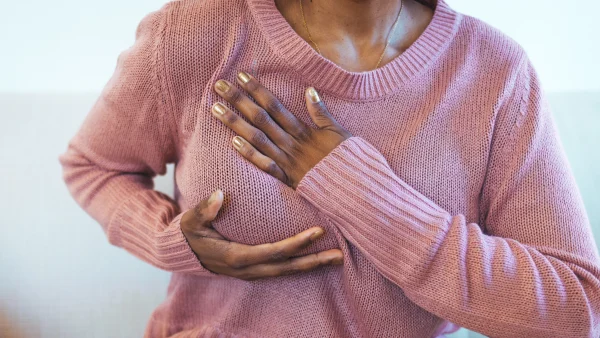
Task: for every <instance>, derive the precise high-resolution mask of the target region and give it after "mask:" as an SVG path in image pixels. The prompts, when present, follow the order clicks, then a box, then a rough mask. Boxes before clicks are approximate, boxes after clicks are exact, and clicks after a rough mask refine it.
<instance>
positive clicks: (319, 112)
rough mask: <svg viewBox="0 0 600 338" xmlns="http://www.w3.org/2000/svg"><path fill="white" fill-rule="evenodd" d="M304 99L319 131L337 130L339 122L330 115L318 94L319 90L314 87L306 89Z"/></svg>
mask: <svg viewBox="0 0 600 338" xmlns="http://www.w3.org/2000/svg"><path fill="white" fill-rule="evenodd" d="M304 98H305V99H306V107H307V108H308V114H309V115H310V117H311V119H312V120H313V122H314V123H315V124H316V125H317V127H318V128H319V129H322V128H329V129H335V128H337V127H338V126H339V124H338V123H337V121H336V120H335V119H334V118H333V116H332V115H331V114H330V113H329V110H327V107H325V103H323V101H321V98H320V97H319V93H317V90H316V89H315V88H314V87H308V88H306V91H305V93H304Z"/></svg>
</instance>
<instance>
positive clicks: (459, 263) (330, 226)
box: [59, 0, 600, 338]
mask: <svg viewBox="0 0 600 338" xmlns="http://www.w3.org/2000/svg"><path fill="white" fill-rule="evenodd" d="M240 70H244V71H247V72H249V73H251V74H253V75H254V76H255V77H257V78H258V79H259V80H260V81H261V82H262V83H263V84H264V85H265V86H266V87H267V88H268V89H270V90H271V91H272V92H273V93H274V94H275V95H276V96H277V97H278V98H279V99H280V101H281V102H282V103H283V104H284V105H285V106H286V107H287V108H288V109H289V110H290V111H291V112H293V113H294V114H295V115H296V116H297V117H298V118H299V119H302V120H303V121H305V122H307V123H309V124H310V123H312V122H311V119H310V116H309V115H308V112H307V110H306V106H305V99H304V89H305V88H306V87H307V86H314V87H315V88H316V89H317V90H318V92H319V94H320V95H321V98H322V100H323V101H324V102H325V104H326V105H327V107H328V108H329V111H330V112H331V114H332V115H333V116H334V118H335V119H336V120H337V121H338V122H339V123H340V124H341V125H342V126H343V127H344V128H346V129H347V130H348V131H350V132H351V133H352V135H354V136H353V137H351V138H349V139H347V140H345V141H344V142H343V143H341V144H340V145H338V146H337V147H336V148H335V149H334V150H333V151H332V152H330V153H329V154H328V155H327V156H326V157H325V158H323V159H322V160H321V161H320V162H319V163H317V165H316V166H315V167H313V168H312V169H311V170H310V171H309V172H308V173H307V174H306V175H305V176H304V178H303V179H302V180H301V181H300V183H299V185H298V187H297V189H296V190H294V189H292V188H290V187H288V186H286V185H285V184H283V183H281V182H280V181H279V180H277V179H275V178H274V177H272V176H270V175H268V174H266V173H265V172H263V171H261V170H260V169H258V168H257V167H256V166H255V165H253V164H252V163H250V162H249V161H247V160H246V159H244V158H243V157H242V156H241V155H240V154H239V153H238V152H237V151H236V150H235V149H234V148H233V146H232V145H231V139H232V138H233V137H234V136H235V135H236V134H235V132H233V131H232V130H231V129H229V128H228V127H226V126H225V125H224V124H223V123H222V122H220V121H219V120H218V119H216V118H214V116H212V114H211V112H210V107H211V105H212V104H213V103H214V102H216V101H220V102H225V101H224V100H222V99H221V98H220V97H219V95H218V94H217V93H216V92H215V91H214V89H213V84H214V83H215V82H216V81H217V80H218V79H220V78H223V79H227V80H229V81H231V82H233V83H235V74H236V73H237V71H240ZM226 104H227V105H228V107H230V108H233V106H231V105H229V104H228V103H226ZM59 161H60V163H61V165H62V168H63V178H64V181H65V183H66V185H67V186H68V188H69V191H70V192H71V194H72V196H73V197H74V199H75V200H76V201H77V203H78V204H79V205H80V206H81V207H82V208H83V209H85V211H86V212H87V213H88V214H89V215H90V216H91V217H92V218H94V219H95V220H96V221H97V222H98V223H99V224H100V225H101V226H102V228H103V229H104V231H105V233H106V236H107V239H108V241H109V242H110V243H111V244H113V245H115V246H117V247H120V248H123V249H124V250H126V251H128V252H129V253H130V254H132V255H135V256H137V257H138V258H139V259H141V260H143V261H145V262H147V263H149V264H152V265H153V266H156V267H157V268H160V269H164V270H166V271H170V272H172V277H171V280H170V284H169V287H168V290H167V291H168V294H167V297H166V299H165V300H164V302H162V304H160V306H158V308H156V309H155V310H154V312H153V314H152V316H151V318H149V321H148V324H147V327H146V331H145V336H146V337H205V336H209V337H438V336H443V333H444V332H450V331H453V330H456V329H457V328H458V327H460V326H462V327H465V328H468V329H470V330H474V331H478V332H481V333H482V334H485V335H487V336H490V337H529V338H531V337H598V336H599V335H600V258H599V256H598V251H597V249H596V243H595V242H594V239H593V237H592V232H591V226H590V222H589V219H588V216H587V213H586V210H585V207H584V204H583V201H582V198H581V195H580V192H579V190H578V187H577V185H576V181H575V179H574V176H573V174H572V171H571V168H570V166H569V163H568V161H567V157H566V154H565V151H564V149H563V146H562V144H561V141H560V138H559V134H558V132H557V128H556V125H555V122H554V120H553V118H552V114H551V110H550V107H549V105H548V101H547V99H546V97H545V94H544V91H543V90H542V87H541V84H540V80H539V77H538V74H537V73H536V70H535V69H534V67H533V66H532V64H531V62H530V59H529V58H528V56H527V54H526V53H525V52H524V50H523V48H522V47H521V46H520V45H519V44H518V43H517V42H516V41H514V40H512V39H511V38H509V37H507V36H506V35H504V34H503V33H501V32H500V31H499V30H497V29H495V28H493V27H492V26H490V25H488V24H486V23H484V22H482V21H481V20H479V19H476V18H474V17H471V16H468V15H465V14H461V13H459V12H457V11H456V10H454V9H452V8H451V7H450V6H449V5H448V4H447V3H446V2H445V1H444V0H442V1H439V3H438V5H437V7H436V8H435V13H434V16H433V19H432V21H431V23H430V24H429V25H428V26H427V28H426V30H425V31H424V32H423V33H422V35H420V36H419V38H418V39H417V40H416V41H415V42H414V43H413V44H412V45H411V46H410V48H408V49H407V50H405V51H404V52H403V53H402V54H401V55H399V56H397V57H395V58H394V59H393V60H391V61H390V62H388V63H386V64H384V65H382V66H381V67H380V68H378V69H375V70H372V71H366V72H350V71H346V70H344V69H342V68H341V67H339V66H337V65H336V64H335V63H333V62H331V61H329V60H328V59H326V58H324V57H322V56H321V55H320V54H318V53H317V52H316V51H315V50H313V49H312V48H311V47H310V45H309V44H308V43H307V42H306V41H305V40H303V39H302V38H301V37H300V36H299V35H298V34H297V33H296V32H295V31H294V30H293V29H292V27H291V26H290V25H289V24H288V22H287V21H286V19H285V18H284V17H283V16H282V15H281V13H280V12H279V11H278V9H277V7H276V6H275V3H274V2H273V0H203V1H199V0H198V1H194V0H182V1H173V2H170V3H168V4H166V5H164V6H163V7H161V8H160V9H159V10H157V11H154V12H152V13H150V14H148V15H147V16H146V17H145V18H144V19H143V20H142V21H141V22H140V24H139V26H138V29H137V31H136V40H135V43H134V44H133V45H132V46H131V48H129V49H127V50H125V51H124V52H123V53H122V54H121V55H120V56H119V58H118V61H117V67H116V70H115V72H114V74H113V75H112V77H111V79H110V80H109V81H108V83H107V84H106V86H105V88H104V90H103V91H102V93H101V95H100V97H99V98H98V100H97V101H96V103H95V104H94V106H93V108H92V109H91V111H90V112H89V113H88V115H87V117H86V118H85V120H84V122H83V124H82V126H81V128H80V130H79V131H78V132H77V133H76V135H75V136H74V137H73V138H72V139H71V141H70V142H69V144H68V148H67V150H66V151H65V152H64V153H62V154H61V155H60V158H59ZM167 163H175V173H174V175H175V191H174V198H171V197H169V196H167V195H165V194H163V193H161V192H159V191H156V190H154V189H153V188H154V182H153V177H155V176H156V175H164V174H165V173H166V164H167ZM217 188H221V189H222V190H223V191H224V194H225V201H224V204H223V207H222V209H221V210H220V211H219V214H218V216H217V218H216V219H215V221H214V222H213V226H214V228H215V229H216V230H217V231H219V232H220V233H221V234H222V235H223V236H224V237H226V238H227V239H229V240H231V241H235V242H239V243H244V244H252V245H254V244H261V243H268V242H275V241H279V240H282V239H285V238H288V237H290V236H293V235H294V234H297V233H298V232H300V231H302V230H306V229H308V228H309V227H313V226H322V227H324V228H325V230H326V234H325V236H324V237H323V238H321V239H319V240H318V241H317V242H316V243H314V244H312V245H311V246H309V247H308V248H305V249H303V251H302V252H300V253H299V254H298V255H305V254H309V253H314V252H319V251H323V250H327V249H333V248H340V249H341V250H342V251H343V253H344V257H345V258H344V263H343V265H331V266H324V267H320V268H318V269H316V270H313V271H311V272H307V273H300V274H294V275H287V276H283V277H275V278H266V279H259V280H254V281H245V280H241V279H236V278H233V277H228V276H224V275H219V274H215V273H213V272H211V271H209V270H207V269H206V268H204V267H203V265H202V264H201V263H200V261H199V260H198V258H197V257H196V255H195V254H194V253H193V251H192V250H191V248H190V246H189V245H188V243H187V242H186V239H185V237H184V236H183V234H182V232H181V228H180V223H179V222H180V220H181V216H182V215H183V214H184V213H185V212H186V211H187V210H189V209H190V208H192V207H194V206H195V205H196V204H197V203H198V202H199V201H200V200H202V199H204V198H207V196H208V195H209V194H210V193H211V192H212V191H214V190H215V189H217Z"/></svg>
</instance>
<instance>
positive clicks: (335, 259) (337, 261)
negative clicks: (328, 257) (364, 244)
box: [331, 257, 344, 265]
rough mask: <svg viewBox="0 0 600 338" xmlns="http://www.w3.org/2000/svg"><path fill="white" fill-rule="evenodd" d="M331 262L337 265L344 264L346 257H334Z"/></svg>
mask: <svg viewBox="0 0 600 338" xmlns="http://www.w3.org/2000/svg"><path fill="white" fill-rule="evenodd" d="M331 263H332V264H335V265H341V264H343V263H344V258H343V257H338V258H334V259H333V260H332V261H331Z"/></svg>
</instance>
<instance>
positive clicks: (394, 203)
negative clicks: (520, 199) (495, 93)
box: [297, 137, 600, 337]
mask: <svg viewBox="0 0 600 338" xmlns="http://www.w3.org/2000/svg"><path fill="white" fill-rule="evenodd" d="M297 191H298V193H300V194H301V195H302V196H303V197H305V198H306V199H307V200H308V201H310V202H311V203H312V204H313V205H314V206H315V207H317V208H318V209H319V210H321V211H322V212H323V213H324V214H326V215H327V216H328V217H329V218H330V219H331V220H332V221H333V223H334V224H336V225H337V226H338V227H339V229H340V231H341V232H342V233H343V234H344V236H345V237H346V238H347V239H348V240H349V241H350V242H351V243H352V244H353V245H355V246H357V247H358V248H359V249H360V250H361V252H362V253H363V254H364V255H365V256H366V257H368V259H369V260H370V261H371V262H372V263H373V264H374V265H375V267H376V268H377V269H378V271H380V272H381V273H382V275H384V276H385V277H386V278H388V279H389V280H390V281H392V282H393V283H395V284H397V285H398V286H399V287H401V288H402V289H403V290H404V292H405V293H406V295H407V296H408V297H409V298H410V299H411V300H412V301H413V302H415V303H416V304H418V305H419V306H421V307H423V308H424V309H426V310H428V311H430V312H431V313H434V314H436V315H438V316H440V317H442V318H445V319H447V320H450V321H452V322H454V323H457V324H458V325H461V326H463V327H466V328H469V329H472V330H475V331H478V332H481V333H483V334H486V335H489V336H494V337H496V336H510V337H517V336H519V337H521V336H523V337H524V336H529V337H532V336H533V337H550V336H557V337H589V336H590V335H591V332H592V330H593V329H594V327H595V325H597V317H598V311H599V309H598V303H599V301H600V299H599V298H598V297H599V296H600V295H599V293H598V291H599V290H600V281H599V277H600V270H599V268H598V261H597V260H595V259H586V257H589V255H588V252H585V253H584V252H577V251H573V252H566V251H562V250H553V249H552V248H543V247H536V246H535V245H530V244H524V243H521V242H519V241H518V240H515V239H511V238H502V237H496V236H489V235H486V234H484V233H482V231H481V229H480V227H479V225H477V224H475V223H467V222H466V220H465V217H464V215H461V214H458V215H451V214H449V213H448V212H446V211H445V210H443V209H442V208H441V207H440V206H438V205H436V204H435V203H434V202H433V201H431V200H430V199H428V198H426V197H425V196H424V195H422V194H420V193H419V192H418V191H416V190H415V189H413V188H412V187H410V186H409V185H408V184H406V182H404V181H402V180H401V179H400V178H399V177H397V176H396V175H395V174H394V173H393V171H392V170H391V169H390V167H389V166H388V165H387V162H386V161H385V159H384V158H383V156H382V155H381V154H380V153H379V152H378V151H377V150H376V149H375V148H373V147H372V146H371V145H370V144H368V143H367V142H366V141H364V140H363V139H361V138H358V137H353V138H351V139H348V140H346V141H345V142H344V143H343V144H341V145H340V146H339V147H338V148H336V149H335V150H334V151H333V152H332V153H331V154H329V155H328V156H327V157H326V158H325V159H323V160H322V161H321V162H320V163H319V164H317V166H316V167H314V168H313V170H311V171H310V172H309V173H308V174H307V176H306V177H304V178H303V180H302V181H301V182H300V184H299V185H298V189H297ZM579 210H580V209H576V210H573V212H574V213H576V212H578V211H579ZM517 226H518V225H517ZM579 244H580V247H581V248H589V247H590V243H589V242H586V241H585V238H583V239H582V241H581V242H580V243H579Z"/></svg>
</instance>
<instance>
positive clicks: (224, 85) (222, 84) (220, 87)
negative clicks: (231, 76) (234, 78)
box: [215, 80, 229, 93]
mask: <svg viewBox="0 0 600 338" xmlns="http://www.w3.org/2000/svg"><path fill="white" fill-rule="evenodd" d="M215 86H216V87H217V89H218V90H219V91H222V92H223V93H225V92H226V91H228V90H229V85H228V84H227V82H225V81H223V80H219V81H217V83H216V84H215Z"/></svg>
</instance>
